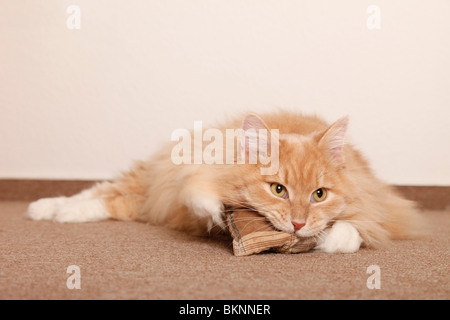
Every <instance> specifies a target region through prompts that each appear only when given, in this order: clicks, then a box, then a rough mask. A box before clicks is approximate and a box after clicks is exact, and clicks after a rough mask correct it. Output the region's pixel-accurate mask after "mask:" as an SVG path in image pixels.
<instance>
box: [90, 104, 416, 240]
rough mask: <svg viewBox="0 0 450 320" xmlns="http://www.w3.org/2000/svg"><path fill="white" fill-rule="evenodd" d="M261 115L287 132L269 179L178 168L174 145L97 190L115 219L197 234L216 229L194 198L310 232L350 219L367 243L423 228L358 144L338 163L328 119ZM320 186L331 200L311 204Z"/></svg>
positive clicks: (233, 169)
mask: <svg viewBox="0 0 450 320" xmlns="http://www.w3.org/2000/svg"><path fill="white" fill-rule="evenodd" d="M261 118H262V119H263V120H264V122H265V123H266V125H267V127H268V128H270V129H279V130H280V149H279V161H280V169H279V171H278V173H277V174H275V175H272V176H262V175H261V174H260V171H259V168H260V164H256V165H250V164H245V165H237V164H234V165H227V164H224V165H216V164H212V165H206V164H202V165H175V164H173V163H172V161H171V150H172V146H173V145H172V144H170V145H168V146H167V147H166V148H164V149H163V150H161V151H160V152H159V153H157V154H156V155H155V156H154V157H153V158H151V159H150V160H149V161H147V162H139V163H138V164H136V166H135V167H134V168H133V169H131V171H130V172H128V173H125V174H124V175H123V176H122V177H121V178H119V179H118V180H117V181H115V182H112V183H102V184H99V185H98V186H96V187H95V188H96V194H97V195H98V196H99V197H101V198H102V199H103V201H104V203H105V206H106V208H107V210H108V212H109V213H110V214H111V217H112V218H115V219H120V220H139V221H146V222H150V223H153V224H159V225H166V226H169V227H171V228H175V229H179V230H184V231H188V232H192V233H195V234H204V233H206V232H207V231H208V229H209V228H210V227H211V225H209V226H208V221H210V219H208V217H206V216H205V217H203V216H199V215H198V214H196V213H195V212H194V210H193V209H192V206H191V205H189V203H190V202H189V199H191V198H192V197H193V198H194V199H195V197H201V198H208V197H212V198H213V199H217V200H219V201H220V202H221V203H223V204H224V205H226V206H231V207H246V208H252V209H255V210H257V211H259V212H260V213H261V214H263V215H265V216H266V217H267V218H268V219H269V220H270V221H271V222H272V224H273V225H274V226H275V227H276V228H278V229H280V230H284V231H288V230H289V227H291V220H293V219H295V220H297V221H304V222H307V223H308V226H309V230H310V232H311V234H313V233H314V232H315V233H318V232H319V231H320V230H323V229H324V228H326V227H328V226H330V225H331V224H332V223H333V222H334V221H337V220H345V221H348V222H350V223H351V224H352V225H354V226H355V227H356V229H357V230H358V231H359V233H360V235H361V237H362V239H363V240H364V244H365V245H367V246H376V245H379V244H381V243H386V242H387V241H388V240H390V239H399V238H405V237H411V236H414V235H415V234H417V233H418V232H419V231H420V230H421V229H422V225H421V220H420V216H419V214H418V213H417V211H416V209H415V205H414V203H412V202H410V201H407V200H405V199H403V198H401V197H400V196H399V195H398V194H397V193H396V191H395V190H393V188H392V187H390V186H388V185H386V184H384V183H382V182H381V181H379V180H378V179H377V178H376V177H375V176H374V175H373V173H372V172H371V170H370V169H369V167H368V164H367V162H366V161H365V160H364V158H363V157H362V155H361V154H360V153H359V152H358V151H356V150H355V149H354V148H353V147H352V146H350V145H345V147H344V149H343V151H342V152H343V153H342V159H341V158H339V157H336V158H335V159H333V153H330V148H331V147H330V148H327V146H326V145H327V144H328V145H330V144H332V143H334V142H332V141H331V142H330V141H328V142H327V141H325V140H326V138H324V136H325V135H326V132H327V129H329V128H330V126H329V125H328V124H327V123H326V122H324V121H323V120H321V119H319V118H317V117H314V116H305V115H302V114H293V113H288V112H277V113H274V114H266V115H262V116H261ZM241 121H242V119H236V120H234V121H230V122H229V123H225V124H224V125H223V126H222V127H221V130H222V132H224V130H225V129H226V128H233V129H238V128H240V127H241ZM330 130H335V131H336V127H334V129H330ZM328 135H330V136H331V135H336V133H334V132H331V133H328ZM236 150H237V149H236ZM236 150H235V151H234V152H235V154H236V153H237V151H236ZM333 152H334V151H333ZM334 160H336V161H334ZM274 182H276V183H281V184H283V185H284V186H286V188H287V189H288V192H289V200H288V201H287V200H285V199H281V198H277V197H275V196H274V195H273V194H271V193H270V190H269V186H270V183H274ZM318 188H326V189H327V190H328V196H327V197H328V198H327V199H326V200H325V201H323V202H321V203H311V201H310V197H311V193H312V192H314V191H315V190H317V189H318Z"/></svg>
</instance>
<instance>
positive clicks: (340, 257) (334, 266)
mask: <svg viewBox="0 0 450 320" xmlns="http://www.w3.org/2000/svg"><path fill="white" fill-rule="evenodd" d="M27 205H28V203H25V202H0V298H1V299H449V298H450V285H449V284H450V283H449V272H448V270H449V262H450V259H449V230H450V219H449V213H450V212H449V211H426V212H425V214H426V215H427V216H428V217H429V218H430V220H431V223H432V225H433V228H434V229H433V234H432V236H430V237H428V238H426V239H422V240H410V241H396V242H394V243H393V244H392V245H390V246H389V247H386V248H383V249H378V250H371V249H362V250H360V251H359V252H357V253H355V254H335V255H330V254H325V253H318V252H311V253H303V254H293V255H285V254H275V253H266V254H259V255H254V256H249V257H234V256H233V255H232V251H231V243H230V241H227V240H223V239H222V240H214V239H211V238H198V237H192V236H188V235H186V234H183V233H180V232H176V231H171V230H168V229H165V228H162V227H155V226H151V225H146V224H142V223H137V222H117V221H104V222H98V223H87V224H57V223H53V222H47V221H42V222H35V221H30V220H27V219H25V218H24V217H23V212H24V211H25V208H26V206H27ZM70 265H77V266H79V267H80V270H81V289H79V290H76V289H74V290H69V289H68V288H67V286H66V281H67V278H68V277H69V276H70V274H68V273H67V272H66V271H67V267H68V266H70ZM371 265H378V266H379V267H380V271H381V277H380V283H381V288H380V289H379V290H377V289H373V290H370V289H368V288H367V285H366V281H367V278H368V277H369V276H370V275H369V274H367V273H366V270H367V268H368V267H369V266H371Z"/></svg>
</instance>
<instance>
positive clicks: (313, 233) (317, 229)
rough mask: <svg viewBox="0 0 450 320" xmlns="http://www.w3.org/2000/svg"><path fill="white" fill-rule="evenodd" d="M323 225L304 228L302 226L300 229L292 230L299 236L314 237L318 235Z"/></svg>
mask: <svg viewBox="0 0 450 320" xmlns="http://www.w3.org/2000/svg"><path fill="white" fill-rule="evenodd" d="M324 229H325V227H315V228H313V229H306V226H305V227H303V228H302V229H301V230H298V231H296V232H294V234H295V235H296V236H297V237H299V238H309V237H316V236H318V235H319V234H320V233H321V232H322V231H323V230H324Z"/></svg>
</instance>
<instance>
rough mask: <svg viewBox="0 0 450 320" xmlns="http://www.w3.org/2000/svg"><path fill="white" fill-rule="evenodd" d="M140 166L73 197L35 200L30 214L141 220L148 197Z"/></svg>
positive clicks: (84, 219)
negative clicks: (140, 213)
mask: <svg viewBox="0 0 450 320" xmlns="http://www.w3.org/2000/svg"><path fill="white" fill-rule="evenodd" d="M138 171H139V166H137V167H136V168H135V170H132V171H130V172H128V173H126V174H124V175H123V176H122V177H121V178H120V179H117V180H116V181H114V182H101V183H97V184H96V185H94V186H92V187H91V188H89V189H86V190H84V191H82V192H81V193H78V194H76V195H74V196H71V197H56V198H44V199H40V200H37V201H35V202H32V203H31V204H30V205H29V206H28V209H27V212H26V216H27V217H29V218H30V219H33V220H52V221H56V222H92V221H100V220H106V219H117V220H137V219H138V217H137V215H138V214H139V211H140V210H139V208H140V207H141V206H142V203H143V201H144V198H145V187H144V185H143V184H142V182H141V181H142V179H141V176H142V175H141V174H140V173H141V172H138Z"/></svg>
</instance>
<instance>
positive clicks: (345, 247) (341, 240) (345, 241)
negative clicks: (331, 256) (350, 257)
mask: <svg viewBox="0 0 450 320" xmlns="http://www.w3.org/2000/svg"><path fill="white" fill-rule="evenodd" d="M361 243H362V239H361V236H360V235H359V232H358V230H356V228H355V227H354V226H353V225H352V224H350V223H348V222H345V221H337V222H336V223H335V224H334V225H333V226H332V227H331V228H330V229H328V230H325V231H323V233H322V235H321V236H320V239H319V242H318V244H317V246H316V247H315V249H317V250H320V251H324V252H328V253H353V252H356V251H358V250H359V247H360V246H361Z"/></svg>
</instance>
